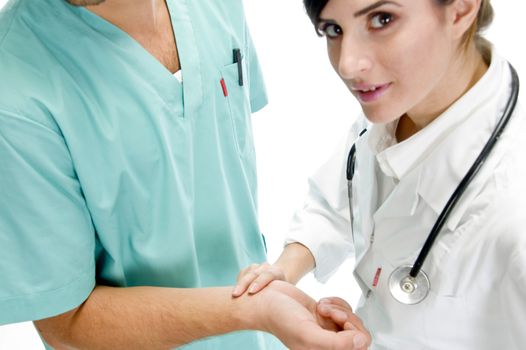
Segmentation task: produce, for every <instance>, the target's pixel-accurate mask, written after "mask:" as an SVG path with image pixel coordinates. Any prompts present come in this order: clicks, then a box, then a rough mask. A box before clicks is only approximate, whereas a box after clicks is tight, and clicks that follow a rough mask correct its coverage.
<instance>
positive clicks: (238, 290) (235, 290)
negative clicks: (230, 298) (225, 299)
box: [232, 286, 241, 295]
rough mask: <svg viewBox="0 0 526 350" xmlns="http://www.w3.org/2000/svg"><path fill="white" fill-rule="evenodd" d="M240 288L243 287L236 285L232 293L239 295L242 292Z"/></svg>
mask: <svg viewBox="0 0 526 350" xmlns="http://www.w3.org/2000/svg"><path fill="white" fill-rule="evenodd" d="M240 289H241V288H240V287H239V286H236V287H235V288H234V290H233V291H232V295H238V294H239V292H240Z"/></svg>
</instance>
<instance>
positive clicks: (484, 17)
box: [303, 0, 493, 55]
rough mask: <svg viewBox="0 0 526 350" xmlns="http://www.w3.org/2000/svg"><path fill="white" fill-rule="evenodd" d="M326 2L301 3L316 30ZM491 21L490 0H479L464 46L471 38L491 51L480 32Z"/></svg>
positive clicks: (439, 1)
mask: <svg viewBox="0 0 526 350" xmlns="http://www.w3.org/2000/svg"><path fill="white" fill-rule="evenodd" d="M433 1H435V2H436V3H437V4H438V5H441V6H447V5H450V4H451V3H453V2H455V0H433ZM328 2H329V0H303V5H304V6H305V10H306V11H307V15H308V16H309V18H310V20H311V22H312V24H314V27H315V28H316V32H317V27H318V23H319V22H320V13H321V11H322V10H323V8H324V7H325V5H327V3H328ZM492 21H493V7H492V6H491V0H481V3H480V9H479V12H478V15H477V20H476V21H474V22H473V25H472V26H471V28H470V29H468V31H467V32H466V36H465V38H464V44H466V47H467V45H468V44H469V43H470V42H471V40H475V44H476V46H477V48H478V49H479V51H480V52H481V53H482V54H483V55H485V54H486V53H487V52H488V51H491V50H490V47H491V44H490V43H489V42H488V41H487V40H486V39H485V38H484V37H483V36H482V34H481V33H482V31H484V30H485V29H486V28H487V27H488V26H489V25H490V24H491V22H492ZM318 35H319V33H318Z"/></svg>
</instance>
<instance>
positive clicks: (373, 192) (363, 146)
mask: <svg viewBox="0 0 526 350" xmlns="http://www.w3.org/2000/svg"><path fill="white" fill-rule="evenodd" d="M367 139H368V135H367V134H365V135H363V136H362V137H361V138H360V139H359V140H358V141H357V142H356V149H357V151H356V166H355V169H356V170H355V175H354V179H353V198H355V200H354V203H353V210H354V218H355V222H354V223H353V230H354V232H355V234H354V239H355V247H356V265H358V263H359V261H360V260H361V259H362V258H363V256H364V255H365V253H366V252H367V250H368V249H369V245H370V238H371V234H372V232H373V230H374V221H373V216H372V214H373V213H374V211H375V210H376V207H377V199H378V195H377V183H376V181H377V180H376V172H375V166H376V165H375V158H374V155H373V154H372V152H371V151H370V149H369V145H368V142H367Z"/></svg>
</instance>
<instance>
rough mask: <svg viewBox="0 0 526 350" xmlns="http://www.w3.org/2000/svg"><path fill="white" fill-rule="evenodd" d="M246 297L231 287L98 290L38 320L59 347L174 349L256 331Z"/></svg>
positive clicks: (48, 337) (48, 340)
mask: <svg viewBox="0 0 526 350" xmlns="http://www.w3.org/2000/svg"><path fill="white" fill-rule="evenodd" d="M246 304H247V298H246V297H242V298H236V299H233V298H232V297H231V288H230V287H224V288H200V289H174V288H157V287H133V288H111V287H103V286H99V287H96V288H95V289H94V290H93V292H92V293H91V295H90V297H89V298H88V299H87V300H86V301H85V302H84V304H82V305H81V306H80V307H79V308H78V309H76V310H73V311H71V312H68V313H66V314H63V315H60V316H57V317H54V318H49V319H46V320H41V321H36V322H35V325H36V327H37V329H38V330H39V332H40V334H41V336H42V337H43V338H44V339H45V340H46V342H48V343H49V344H50V345H51V346H52V347H54V348H56V349H170V348H175V347H177V346H180V345H182V344H185V343H189V342H191V341H194V340H196V339H200V338H204V337H208V336H213V335H219V334H223V333H227V332H232V331H236V330H242V329H258V325H257V324H255V323H253V322H252V320H253V318H252V317H251V316H252V315H251V314H250V310H251V309H252V308H250V307H246Z"/></svg>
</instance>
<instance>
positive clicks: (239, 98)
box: [221, 59, 254, 155]
mask: <svg viewBox="0 0 526 350" xmlns="http://www.w3.org/2000/svg"><path fill="white" fill-rule="evenodd" d="M241 67H242V74H243V75H245V76H243V80H244V82H243V85H240V84H239V73H240V72H239V69H238V64H237V63H233V64H230V65H228V66H225V67H223V69H222V70H221V76H222V78H223V81H224V83H225V89H226V93H225V95H227V96H226V99H227V103H228V108H229V110H230V118H231V122H232V130H233V135H234V141H235V144H236V147H237V149H238V152H239V153H240V154H241V155H243V154H245V153H247V152H253V151H254V149H253V148H254V146H253V142H252V123H251V120H250V114H251V110H250V97H249V89H248V82H247V77H246V74H247V68H246V64H245V60H244V59H243V60H242V64H241Z"/></svg>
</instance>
